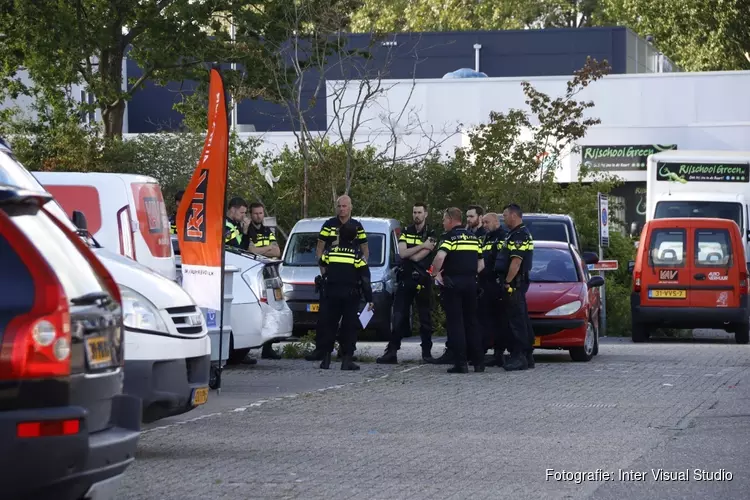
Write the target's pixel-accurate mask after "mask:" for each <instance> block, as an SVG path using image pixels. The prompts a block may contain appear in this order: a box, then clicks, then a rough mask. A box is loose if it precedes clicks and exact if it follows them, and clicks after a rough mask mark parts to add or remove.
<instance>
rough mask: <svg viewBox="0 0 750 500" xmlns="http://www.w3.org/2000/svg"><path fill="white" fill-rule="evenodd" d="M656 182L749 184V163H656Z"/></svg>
mask: <svg viewBox="0 0 750 500" xmlns="http://www.w3.org/2000/svg"><path fill="white" fill-rule="evenodd" d="M656 180H657V181H672V182H680V183H682V184H687V183H688V182H750V163H682V162H679V163H678V162H674V163H672V162H663V161H660V162H657V164H656Z"/></svg>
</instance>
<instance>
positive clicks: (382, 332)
mask: <svg viewBox="0 0 750 500" xmlns="http://www.w3.org/2000/svg"><path fill="white" fill-rule="evenodd" d="M395 308H396V304H395V301H393V300H391V314H390V317H389V320H388V324H387V325H380V326H379V327H378V329H377V333H376V335H377V337H378V340H380V341H382V342H387V341H389V340H391V335H392V334H391V332H393V320H394V315H393V312H394V310H395Z"/></svg>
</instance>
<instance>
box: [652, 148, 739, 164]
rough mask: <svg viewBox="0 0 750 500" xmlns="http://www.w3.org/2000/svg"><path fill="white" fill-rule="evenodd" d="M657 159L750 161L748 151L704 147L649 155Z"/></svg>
mask: <svg viewBox="0 0 750 500" xmlns="http://www.w3.org/2000/svg"><path fill="white" fill-rule="evenodd" d="M651 157H652V158H653V159H654V160H657V161H670V160H672V161H690V162H692V161H698V162H715V161H717V160H718V161H721V160H737V161H750V151H710V150H705V149H694V150H690V149H683V150H679V149H672V150H669V151H662V152H660V153H654V154H653V155H651Z"/></svg>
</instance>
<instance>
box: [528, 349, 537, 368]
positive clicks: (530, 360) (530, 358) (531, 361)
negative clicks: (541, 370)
mask: <svg viewBox="0 0 750 500" xmlns="http://www.w3.org/2000/svg"><path fill="white" fill-rule="evenodd" d="M526 366H528V367H529V368H534V366H536V363H535V362H534V352H533V351H529V352H528V353H526Z"/></svg>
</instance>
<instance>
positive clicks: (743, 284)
mask: <svg viewBox="0 0 750 500" xmlns="http://www.w3.org/2000/svg"><path fill="white" fill-rule="evenodd" d="M747 280H748V276H747V271H740V295H748V286H749V285H748V282H747Z"/></svg>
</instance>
